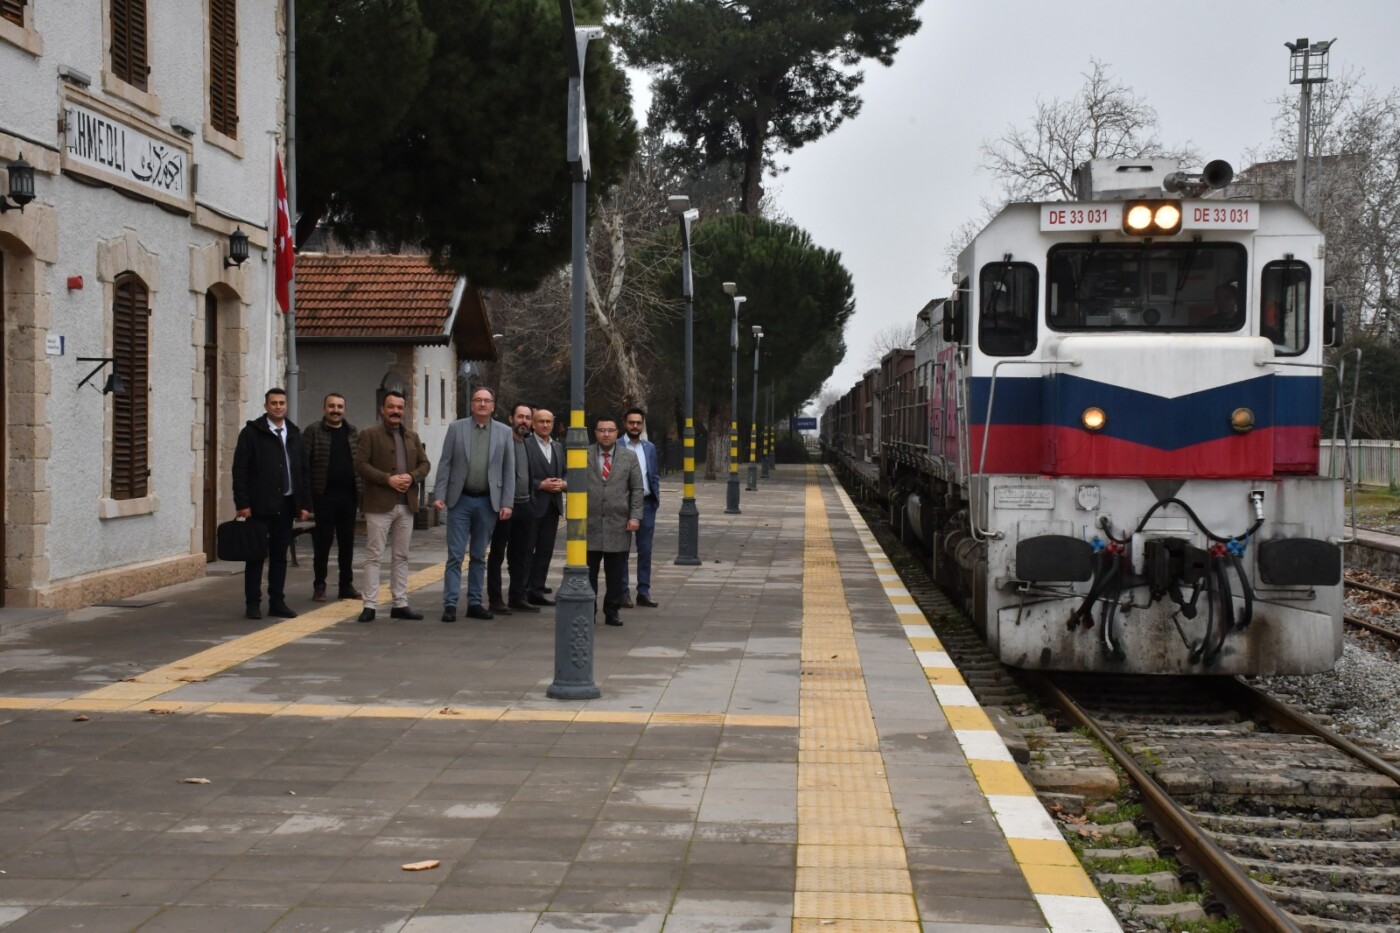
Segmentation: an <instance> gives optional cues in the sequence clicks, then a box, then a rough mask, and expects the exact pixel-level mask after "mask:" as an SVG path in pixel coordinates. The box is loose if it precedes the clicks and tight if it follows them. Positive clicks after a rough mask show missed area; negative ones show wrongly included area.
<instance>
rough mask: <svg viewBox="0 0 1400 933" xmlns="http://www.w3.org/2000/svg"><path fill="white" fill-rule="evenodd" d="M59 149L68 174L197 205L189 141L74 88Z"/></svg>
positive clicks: (66, 102)
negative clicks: (77, 92)
mask: <svg viewBox="0 0 1400 933" xmlns="http://www.w3.org/2000/svg"><path fill="white" fill-rule="evenodd" d="M60 155H61V157H62V168H63V171H64V172H65V173H67V174H74V175H83V176H86V177H88V178H92V179H94V180H97V181H103V182H106V183H107V184H110V185H112V186H113V187H116V188H121V189H123V190H126V191H130V192H131V193H133V194H137V195H140V196H142V197H145V198H149V199H151V200H153V201H159V202H161V203H163V204H169V205H171V206H172V207H178V208H182V209H184V210H187V211H193V210H194V185H193V183H192V180H191V177H190V167H191V165H192V164H193V161H194V160H193V152H192V151H191V149H190V146H189V144H188V143H186V142H185V141H184V140H181V139H179V138H178V137H175V136H173V135H170V134H167V133H165V132H164V131H162V130H161V129H159V128H158V127H156V126H155V125H153V124H148V123H146V122H145V121H143V120H141V119H140V118H138V117H135V116H133V115H132V114H129V113H125V112H124V111H121V110H118V109H117V108H115V107H110V106H107V105H106V104H104V103H103V102H101V101H98V100H96V99H93V98H88V97H86V96H83V97H78V96H77V94H76V92H74V91H69V92H68V94H67V95H65V97H64V101H63V147H62V149H61V150H60Z"/></svg>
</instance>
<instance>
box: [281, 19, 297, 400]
mask: <svg viewBox="0 0 1400 933" xmlns="http://www.w3.org/2000/svg"><path fill="white" fill-rule="evenodd" d="M296 141H297V0H287V172H286V175H287V178H286V185H287V216H288V222H289V224H290V227H291V236H290V237H289V239H290V244H289V245H290V246H291V250H292V255H293V256H294V257H295V256H296V240H297V143H296ZM293 261H295V260H293ZM300 379H301V370H300V369H298V368H297V282H296V275H295V274H293V275H292V279H291V281H290V282H288V283H287V385H286V387H285V388H286V389H287V411H288V413H289V416H290V417H291V418H293V419H296V418H300V417H301V415H300V412H299V410H298V408H297V395H298V392H297V383H298V382H299V381H300ZM293 423H295V421H294V422H293Z"/></svg>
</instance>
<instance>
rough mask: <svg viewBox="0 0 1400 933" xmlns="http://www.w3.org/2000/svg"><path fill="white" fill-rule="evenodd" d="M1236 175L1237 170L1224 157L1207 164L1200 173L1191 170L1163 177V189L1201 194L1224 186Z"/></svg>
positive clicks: (1187, 193)
mask: <svg viewBox="0 0 1400 933" xmlns="http://www.w3.org/2000/svg"><path fill="white" fill-rule="evenodd" d="M1234 177H1235V170H1234V169H1233V168H1231V167H1230V163H1229V162H1226V161H1225V160H1224V159H1216V160H1214V161H1213V162H1210V163H1208V164H1207V165H1206V167H1205V170H1204V171H1202V172H1201V173H1200V174H1199V175H1196V174H1192V173H1191V172H1172V173H1171V174H1170V175H1167V176H1166V177H1164V178H1163V179H1162V189H1163V190H1164V191H1172V192H1177V193H1180V194H1185V195H1188V196H1193V197H1195V196H1199V195H1202V194H1204V193H1205V192H1206V191H1207V190H1210V189H1218V188H1224V187H1225V186H1226V185H1228V184H1229V183H1230V181H1231V180H1232V179H1233V178H1234Z"/></svg>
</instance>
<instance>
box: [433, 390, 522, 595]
mask: <svg viewBox="0 0 1400 933" xmlns="http://www.w3.org/2000/svg"><path fill="white" fill-rule="evenodd" d="M471 397H472V402H471V405H472V413H471V417H470V418H462V419H460V420H457V421H454V422H452V423H451V424H450V425H448V426H447V436H446V437H445V438H443V441H442V456H441V457H439V458H438V465H437V481H436V483H435V484H434V486H433V507H434V508H436V509H437V510H438V511H442V510H443V509H446V510H447V569H446V571H445V572H444V573H443V575H442V621H444V622H456V621H457V597H458V596H459V595H460V594H461V588H462V558H463V556H464V555H469V556H470V563H469V564H468V565H467V615H468V616H470V617H471V618H473V619H493V618H495V616H493V615H492V614H491V610H489V609H487V608H486V607H485V606H483V605H482V604H481V601H482V597H483V596H485V592H484V591H485V589H486V547H487V545H489V544H490V543H491V532H492V531H494V530H495V528H496V521H497V520H498V519H499V520H501V521H504V520H505V519H508V518H510V515H511V508H512V507H513V506H514V505H515V441H513V440H511V431H510V428H508V427H506V426H505V425H504V424H502V423H501V422H499V421H493V420H492V418H491V416H492V414H494V413H495V411H496V393H495V392H493V391H491V390H490V389H488V388H487V387H486V386H477V387H476V388H475V389H474V390H472V396H471Z"/></svg>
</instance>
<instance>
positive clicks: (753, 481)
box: [749, 324, 763, 492]
mask: <svg viewBox="0 0 1400 933" xmlns="http://www.w3.org/2000/svg"><path fill="white" fill-rule="evenodd" d="M762 345H763V326H762V325H761V324H755V325H754V326H753V397H752V398H751V399H749V402H750V405H749V492H753V491H755V490H756V489H758V348H759V347H760V346H762Z"/></svg>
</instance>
